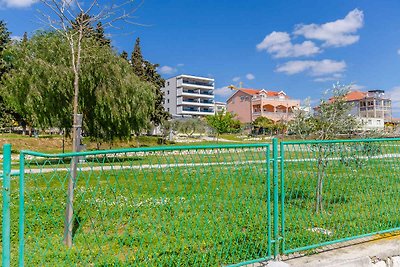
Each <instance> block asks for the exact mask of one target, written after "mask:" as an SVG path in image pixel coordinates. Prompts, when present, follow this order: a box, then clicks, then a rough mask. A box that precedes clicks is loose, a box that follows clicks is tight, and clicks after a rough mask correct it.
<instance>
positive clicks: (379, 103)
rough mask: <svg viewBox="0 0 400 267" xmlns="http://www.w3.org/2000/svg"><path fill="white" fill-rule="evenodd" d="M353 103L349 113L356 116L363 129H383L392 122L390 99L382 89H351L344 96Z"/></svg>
mask: <svg viewBox="0 0 400 267" xmlns="http://www.w3.org/2000/svg"><path fill="white" fill-rule="evenodd" d="M345 99H346V101H347V102H349V103H351V104H352V105H353V108H352V111H351V113H352V114H353V115H355V116H356V117H358V118H359V119H360V120H361V122H362V124H363V128H364V129H365V130H375V129H376V130H383V129H384V128H385V123H389V122H392V101H391V100H390V98H388V97H386V96H385V91H384V90H370V91H367V92H361V91H352V92H350V93H348V94H347V95H346V96H345Z"/></svg>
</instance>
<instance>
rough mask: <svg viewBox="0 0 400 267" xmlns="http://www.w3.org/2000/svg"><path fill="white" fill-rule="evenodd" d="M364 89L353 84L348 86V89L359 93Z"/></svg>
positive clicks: (362, 86)
mask: <svg viewBox="0 0 400 267" xmlns="http://www.w3.org/2000/svg"><path fill="white" fill-rule="evenodd" d="M365 88H366V86H364V85H360V84H356V83H353V84H351V85H350V89H351V90H354V91H361V90H364V89H365Z"/></svg>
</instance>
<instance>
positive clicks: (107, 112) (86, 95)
mask: <svg viewBox="0 0 400 267" xmlns="http://www.w3.org/2000/svg"><path fill="white" fill-rule="evenodd" d="M64 40H65V39H64V38H63V36H62V35H61V34H60V33H59V32H54V31H53V32H42V33H38V34H36V35H34V36H33V37H32V38H31V39H30V40H28V41H27V42H25V43H19V44H15V45H13V46H11V47H10V48H9V49H8V50H7V51H6V53H7V54H8V55H9V56H10V58H12V60H13V69H12V70H11V71H10V72H8V73H6V74H5V76H4V78H3V86H2V89H1V94H2V96H3V97H4V99H5V101H6V103H7V105H8V106H10V107H13V108H14V109H15V110H17V111H18V112H19V113H21V114H23V115H24V116H25V117H26V118H28V119H29V121H31V122H32V123H33V124H34V125H35V126H37V127H53V126H57V127H66V128H68V127H71V120H70V114H71V110H72V108H73V106H75V105H76V104H77V105H79V107H80V109H81V112H82V113H83V128H84V130H85V132H87V133H88V134H89V135H91V136H93V137H95V138H100V139H107V140H112V139H113V138H116V137H119V138H129V137H130V134H131V132H139V131H141V129H143V128H145V127H147V126H148V124H149V121H150V114H151V113H152V112H153V109H154V105H153V102H154V99H155V95H154V90H153V85H152V84H151V83H149V82H143V81H141V80H140V79H139V78H138V77H137V76H136V75H135V74H134V73H133V71H132V68H131V66H130V65H129V63H128V62H126V61H125V60H124V59H122V58H121V57H120V56H119V55H117V54H116V53H115V52H114V51H113V50H112V49H111V48H110V47H109V46H107V45H103V44H102V43H101V42H98V40H96V38H86V39H84V40H82V43H81V48H82V49H86V48H87V50H86V53H85V56H84V57H82V59H81V60H82V61H81V62H82V65H81V67H80V70H79V75H80V79H79V80H78V86H79V88H80V97H79V99H76V95H75V94H74V92H73V91H72V90H70V88H72V87H73V85H74V84H75V83H76V76H75V73H74V71H73V70H72V68H71V64H72V63H71V57H72V55H71V54H69V53H68V50H69V47H68V43H66V42H65V41H64ZM75 101H78V102H77V103H75ZM73 162H74V160H73V161H72V164H73ZM72 164H71V165H72ZM75 164H76V163H75ZM75 166H76V165H75ZM75 170H76V169H75ZM73 171H74V166H71V179H70V181H69V187H68V200H67V211H66V213H67V216H66V220H65V227H66V229H65V239H64V240H65V243H66V245H68V246H71V245H72V227H73V223H72V222H73V189H74V186H75V176H74V175H75V174H76V173H75V174H74V173H73Z"/></svg>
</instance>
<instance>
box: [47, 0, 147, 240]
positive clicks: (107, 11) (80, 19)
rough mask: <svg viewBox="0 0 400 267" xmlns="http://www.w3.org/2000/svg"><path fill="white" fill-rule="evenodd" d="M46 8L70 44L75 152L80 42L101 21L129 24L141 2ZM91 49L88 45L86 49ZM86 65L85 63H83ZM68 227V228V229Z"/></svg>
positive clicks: (57, 3)
mask: <svg viewBox="0 0 400 267" xmlns="http://www.w3.org/2000/svg"><path fill="white" fill-rule="evenodd" d="M40 2H41V3H42V4H43V5H44V7H45V8H47V10H46V9H44V10H43V12H42V14H43V17H44V20H43V21H44V22H45V23H46V24H47V25H48V26H49V27H51V28H53V29H54V30H55V31H57V32H59V33H60V34H61V35H62V36H63V37H64V39H65V40H66V41H67V43H68V45H69V51H68V54H69V56H70V57H69V59H70V67H71V70H72V72H73V75H74V76H73V77H74V79H73V86H72V88H70V89H73V90H72V91H73V105H72V113H73V123H72V125H73V128H72V136H73V142H72V149H73V151H74V152H76V151H78V150H79V145H80V144H79V143H80V137H79V136H78V132H79V130H80V118H81V117H80V116H79V115H78V114H79V113H80V112H82V109H81V107H80V106H79V92H80V86H79V85H80V83H79V81H80V79H81V77H82V76H81V73H82V72H81V68H83V64H85V63H84V62H83V61H82V59H83V57H84V56H86V55H87V53H88V50H87V49H84V47H83V42H84V40H85V39H86V38H88V35H87V34H86V33H87V32H88V29H89V28H92V27H93V25H95V24H97V23H99V22H101V23H102V24H101V26H102V27H104V28H106V27H114V28H118V27H119V26H120V25H119V24H118V22H121V21H124V22H127V23H132V21H130V19H131V18H132V17H131V16H132V14H133V13H134V12H135V11H136V10H137V8H138V7H139V6H140V5H141V3H142V2H140V3H139V4H136V1H133V0H127V1H126V2H125V1H124V0H123V1H116V0H115V1H114V0H111V1H105V0H90V1H88V2H83V1H79V0H40ZM89 49H90V48H89ZM86 64H87V63H86ZM77 161H78V159H77V157H74V159H73V160H72V163H71V179H70V181H69V185H68V200H67V203H68V204H67V211H66V213H67V215H66V222H65V228H66V229H65V237H64V243H65V244H66V245H67V246H68V247H71V246H72V217H73V211H72V202H73V188H74V182H75V177H76V172H77V164H78V162H77ZM67 228H68V229H67Z"/></svg>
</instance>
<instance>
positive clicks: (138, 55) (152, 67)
mask: <svg viewBox="0 0 400 267" xmlns="http://www.w3.org/2000/svg"><path fill="white" fill-rule="evenodd" d="M131 64H132V69H133V72H134V73H135V74H136V75H137V76H138V77H139V78H140V79H141V80H142V81H146V82H150V83H152V84H153V85H154V86H155V88H154V94H155V96H156V98H155V101H154V112H153V113H152V114H151V116H150V118H151V121H152V122H153V124H155V125H159V124H161V123H162V122H163V121H164V120H166V119H168V118H169V114H168V112H166V111H165V109H164V106H163V100H164V94H163V92H162V91H161V88H162V87H164V86H165V80H164V79H163V78H162V77H161V75H160V74H158V72H157V67H158V66H159V65H158V64H153V63H151V62H149V61H147V60H145V59H144V58H143V55H142V49H141V47H140V38H139V37H138V38H137V39H136V42H135V47H134V49H133V52H132V54H131Z"/></svg>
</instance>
